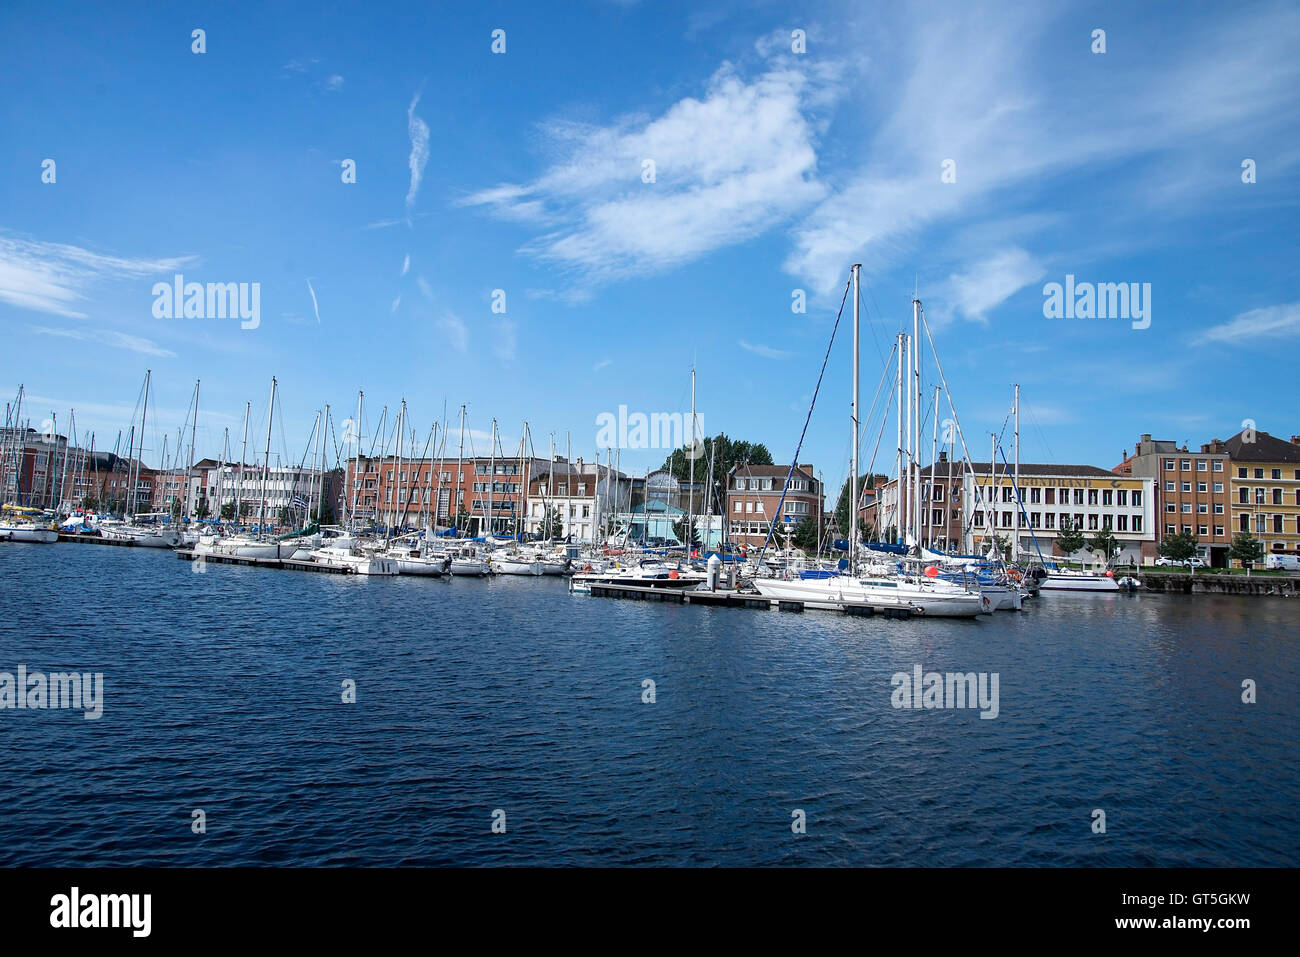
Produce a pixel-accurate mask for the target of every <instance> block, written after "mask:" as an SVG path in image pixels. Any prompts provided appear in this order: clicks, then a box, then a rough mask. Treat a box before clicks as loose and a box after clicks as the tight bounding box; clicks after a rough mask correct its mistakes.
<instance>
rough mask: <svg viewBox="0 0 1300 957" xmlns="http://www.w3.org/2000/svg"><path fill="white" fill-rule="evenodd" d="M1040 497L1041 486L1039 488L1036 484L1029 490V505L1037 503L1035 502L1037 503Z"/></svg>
mask: <svg viewBox="0 0 1300 957" xmlns="http://www.w3.org/2000/svg"><path fill="white" fill-rule="evenodd" d="M1042 497H1043V490H1042V489H1041V488H1039V487H1038V486H1037V485H1035V486H1034V487H1033V488H1031V489H1030V490H1029V504H1030V505H1037V504H1038V503H1039V500H1040V499H1041V498H1042Z"/></svg>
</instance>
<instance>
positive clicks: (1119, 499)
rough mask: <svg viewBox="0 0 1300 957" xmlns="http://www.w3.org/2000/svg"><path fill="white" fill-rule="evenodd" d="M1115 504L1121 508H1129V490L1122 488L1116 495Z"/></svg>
mask: <svg viewBox="0 0 1300 957" xmlns="http://www.w3.org/2000/svg"><path fill="white" fill-rule="evenodd" d="M1115 504H1116V505H1118V506H1119V507H1120V508H1128V489H1126V488H1122V489H1120V490H1119V491H1118V492H1116V493H1115Z"/></svg>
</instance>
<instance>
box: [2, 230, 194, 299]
mask: <svg viewBox="0 0 1300 957" xmlns="http://www.w3.org/2000/svg"><path fill="white" fill-rule="evenodd" d="M195 261H196V259H195V257H193V256H181V257H176V258H172V259H129V258H123V257H120V256H107V255H103V254H101V253H96V252H91V251H90V250H88V249H82V248H81V247H79V246H69V245H65V244H62V243H47V242H40V241H38V240H31V239H13V238H9V237H6V236H0V301H3V302H8V303H10V304H11V305H15V306H19V307H21V308H23V309H32V310H35V311H37V312H47V313H51V314H53V315H56V316H66V317H68V318H71V319H85V318H86V315H87V314H86V313H85V312H83V311H81V308H82V307H81V306H80V303H81V301H82V300H85V299H87V298H88V290H89V289H90V287H92V286H93V285H95V284H96V283H101V282H114V281H121V280H125V279H139V278H141V277H145V276H152V275H157V274H159V273H175V272H177V271H178V270H180V269H183V268H184V267H185V266H187V265H189V264H190V263H193V262H195Z"/></svg>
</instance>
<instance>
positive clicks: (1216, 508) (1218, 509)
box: [1214, 502, 1223, 515]
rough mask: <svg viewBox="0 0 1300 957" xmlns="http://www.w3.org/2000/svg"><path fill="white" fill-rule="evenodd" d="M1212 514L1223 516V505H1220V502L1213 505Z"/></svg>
mask: <svg viewBox="0 0 1300 957" xmlns="http://www.w3.org/2000/svg"><path fill="white" fill-rule="evenodd" d="M1214 514H1215V515H1222V514H1223V503H1222V502H1215V503H1214Z"/></svg>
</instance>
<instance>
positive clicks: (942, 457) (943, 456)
mask: <svg viewBox="0 0 1300 957" xmlns="http://www.w3.org/2000/svg"><path fill="white" fill-rule="evenodd" d="M939 461H940V462H947V461H948V450H947V449H940V450H939Z"/></svg>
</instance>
